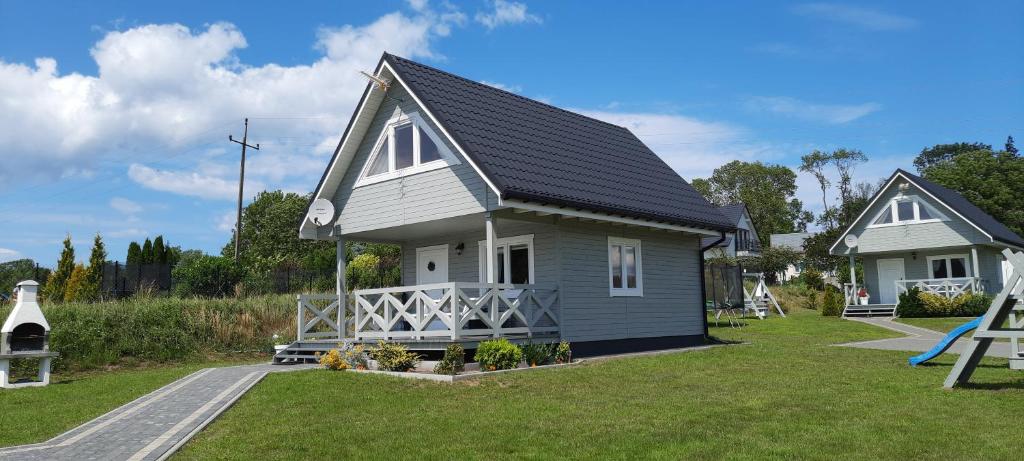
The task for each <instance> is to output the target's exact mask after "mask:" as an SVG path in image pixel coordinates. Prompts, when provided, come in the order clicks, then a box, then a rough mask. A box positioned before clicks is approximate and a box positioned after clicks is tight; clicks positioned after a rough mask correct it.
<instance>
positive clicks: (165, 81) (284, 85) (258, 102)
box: [0, 2, 465, 184]
mask: <svg viewBox="0 0 1024 461" xmlns="http://www.w3.org/2000/svg"><path fill="white" fill-rule="evenodd" d="M413 6H416V7H422V9H421V10H419V12H418V13H416V14H413V15H407V14H404V13H401V12H394V13H390V14H387V15H384V16H382V17H380V18H378V19H377V20H375V21H373V22H371V23H369V24H365V25H360V26H353V25H344V26H341V27H333V28H328V27H325V28H323V29H321V30H320V31H319V33H318V34H317V42H316V44H315V47H316V48H317V49H318V50H320V51H321V52H322V57H321V58H319V59H317V60H316V61H314V62H312V63H310V64H301V65H295V66H282V65H278V64H274V63H269V64H265V65H261V66H251V65H247V64H246V63H244V62H242V61H241V60H240V59H239V58H238V56H237V54H236V52H237V51H238V50H239V49H242V48H245V47H246V46H247V42H246V39H245V37H244V36H243V34H242V32H241V31H240V30H239V29H238V28H237V27H235V26H234V25H232V24H229V23H217V24H212V25H209V26H207V27H205V28H202V29H195V30H193V29H189V28H188V27H186V26H183V25H180V24H150V25H143V26H139V27H135V28H131V29H127V30H123V31H113V32H109V33H107V34H106V35H105V36H104V37H103V38H102V39H100V40H99V41H98V42H97V43H96V44H95V45H94V46H93V47H92V50H91V53H92V57H93V59H94V60H95V61H96V64H97V67H98V69H99V72H98V74H97V75H95V76H92V75H84V74H80V73H69V74H61V73H60V72H59V71H58V66H57V62H56V61H55V60H53V59H50V58H39V59H37V60H36V61H35V63H34V64H33V65H26V64H22V63H15V62H6V61H3V60H2V59H0V81H2V82H4V84H3V85H0V145H3V146H4V149H3V150H2V151H0V161H2V162H3V163H4V164H5V168H3V169H2V170H0V184H11V183H12V182H13V181H17V180H22V179H26V178H25V176H31V175H37V176H39V177H41V178H47V179H50V178H56V177H60V176H61V175H68V174H74V175H82V174H88V173H89V172H90V171H91V170H92V169H93V168H95V167H97V166H98V165H99V164H100V163H101V162H110V163H113V164H118V163H127V162H128V161H131V162H138V163H140V164H141V163H146V162H148V161H154V160H157V159H159V160H164V159H165V158H167V157H168V155H183V154H187V153H190V152H191V151H192V150H195V149H196V147H197V146H200V145H204V144H206V145H215V143H216V144H219V143H221V142H225V143H226V141H222V139H223V137H224V135H226V134H227V133H231V132H235V134H239V133H237V131H240V128H241V127H240V125H241V123H240V122H241V119H242V117H243V114H246V115H249V116H250V117H251V118H252V121H251V124H250V125H251V126H250V135H251V136H250V137H251V138H253V139H254V141H255V142H259V138H260V136H266V134H267V133H274V135H275V136H285V137H291V138H293V139H301V140H305V142H306V144H321V143H322V144H324V145H329V144H331V143H330V142H328V141H325V139H330V138H333V139H334V141H333V142H334V143H336V142H337V137H338V136H340V133H341V131H342V130H343V129H344V125H345V122H346V120H347V118H348V116H349V115H350V114H351V108H352V107H353V106H354V105H355V103H356V102H357V99H358V98H359V95H360V94H361V92H362V89H363V88H364V86H365V85H366V80H365V78H363V77H362V76H361V75H359V74H358V72H357V71H359V70H371V69H372V68H373V66H374V65H375V64H376V63H377V60H378V59H379V58H380V55H381V53H382V52H383V51H385V50H386V51H389V52H392V53H395V54H398V55H402V56H405V57H410V58H435V59H438V58H441V56H440V55H438V54H437V53H436V52H435V51H434V49H433V43H434V41H436V39H437V38H438V37H443V36H446V35H447V34H448V33H450V30H451V26H453V25H459V24H462V23H464V22H465V15H464V14H462V13H461V12H459V11H458V10H457V9H455V7H453V6H451V5H448V4H445V5H444V7H443V9H442V10H441V11H439V12H434V11H432V10H430V8H429V7H428V6H427V4H426V3H425V2H423V3H419V2H416V3H414V4H413ZM300 150H301V151H302V153H303V154H306V155H307V158H298V157H296V158H294V159H293V160H295V161H299V162H311V163H314V164H315V165H316V166H317V168H321V169H322V168H323V166H324V165H323V164H324V160H323V158H321V157H319V156H317V152H314V149H312V148H303V149H297V148H296V149H291V152H289V153H290V154H292V155H298V154H297V152H299V151H300ZM319 150H324V149H317V151H319ZM329 150H331V151H332V150H333V146H330V149H329ZM183 157H185V156H184V155H183ZM299 170H302V171H305V170H304V169H302V168H300V169H299ZM13 171H18V172H23V171H29V172H31V173H29V174H28V175H25V174H23V173H19V175H18V176H15V174H14V173H11V172H13ZM136 172H137V173H142V172H143V170H138V169H137V171H136ZM150 176H152V175H150ZM151 179H152V178H151Z"/></svg>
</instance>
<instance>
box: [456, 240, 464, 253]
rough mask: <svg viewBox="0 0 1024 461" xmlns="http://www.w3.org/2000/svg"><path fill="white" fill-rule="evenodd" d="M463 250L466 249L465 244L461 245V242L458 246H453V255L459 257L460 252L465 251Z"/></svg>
mask: <svg viewBox="0 0 1024 461" xmlns="http://www.w3.org/2000/svg"><path fill="white" fill-rule="evenodd" d="M465 249H466V244H465V243H462V242H459V244H458V245H456V246H455V254H457V255H459V256H462V250H465Z"/></svg>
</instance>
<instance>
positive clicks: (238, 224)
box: [228, 118, 260, 263]
mask: <svg viewBox="0 0 1024 461" xmlns="http://www.w3.org/2000/svg"><path fill="white" fill-rule="evenodd" d="M228 141H231V142H235V143H238V144H241V145H242V162H241V166H240V167H239V171H238V219H237V220H236V221H235V263H238V244H239V242H240V241H241V240H242V190H243V186H244V184H245V148H246V147H251V148H253V149H256V150H260V144H259V143H256V145H255V146H251V145H249V119H248V118H246V119H245V131H244V132H242V140H241V141H239V140H237V139H235V138H233V137H231V135H230V134H229V135H228Z"/></svg>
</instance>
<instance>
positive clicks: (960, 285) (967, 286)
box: [895, 277, 984, 298]
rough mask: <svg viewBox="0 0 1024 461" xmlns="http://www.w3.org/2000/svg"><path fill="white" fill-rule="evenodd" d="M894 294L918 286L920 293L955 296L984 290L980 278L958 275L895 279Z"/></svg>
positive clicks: (899, 293)
mask: <svg viewBox="0 0 1024 461" xmlns="http://www.w3.org/2000/svg"><path fill="white" fill-rule="evenodd" d="M895 283H896V294H897V295H901V294H903V293H906V292H907V291H910V289H912V288H918V289H920V290H921V292H922V293H931V294H936V295H941V296H945V297H947V298H955V297H957V296H960V295H962V294H968V293H978V292H981V291H983V290H984V287H983V283H982V280H981V279H980V278H978V277H959V278H948V279H921V280H897V281H896V282H895Z"/></svg>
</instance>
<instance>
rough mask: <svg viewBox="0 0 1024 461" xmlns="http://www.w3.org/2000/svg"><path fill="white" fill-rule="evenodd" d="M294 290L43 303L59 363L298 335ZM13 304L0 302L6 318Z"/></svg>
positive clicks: (237, 347)
mask: <svg viewBox="0 0 1024 461" xmlns="http://www.w3.org/2000/svg"><path fill="white" fill-rule="evenodd" d="M295 302H296V301H295V295H267V296H259V297H252V298H224V299H203V298H175V297H170V298H146V297H135V298H130V299H125V300H121V301H111V302H102V303H65V304H49V305H48V304H44V305H43V306H42V307H43V313H44V314H45V315H46V320H47V321H48V322H49V323H50V327H51V328H52V331H51V333H50V349H51V350H54V351H56V352H59V353H60V358H59V359H57V360H55V361H54V368H55V369H56V370H86V369H92V368H99V367H104V366H108V365H116V364H124V363H132V362H168V361H177V360H188V359H196V358H201V357H204V356H206V355H208V354H210V353H231V352H251V351H269V350H271V347H272V346H273V339H272V337H273V335H274V334H277V335H279V336H280V339H279V341H282V342H290V341H292V340H294V338H295V322H296V315H295V308H296V307H295ZM12 307H13V306H12V305H4V306H2V307H0V319H4V318H6V316H7V314H8V313H9V312H10V310H11V308H12Z"/></svg>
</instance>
